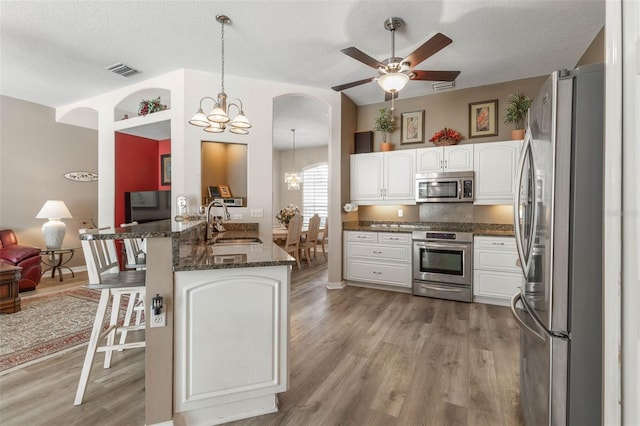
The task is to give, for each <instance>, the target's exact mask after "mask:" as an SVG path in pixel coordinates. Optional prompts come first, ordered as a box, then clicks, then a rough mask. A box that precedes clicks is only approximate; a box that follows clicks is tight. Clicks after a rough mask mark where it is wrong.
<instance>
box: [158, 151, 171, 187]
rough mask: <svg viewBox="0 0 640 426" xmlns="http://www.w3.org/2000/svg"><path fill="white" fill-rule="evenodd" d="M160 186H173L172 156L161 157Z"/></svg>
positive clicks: (164, 155)
mask: <svg viewBox="0 0 640 426" xmlns="http://www.w3.org/2000/svg"><path fill="white" fill-rule="evenodd" d="M160 184H161V185H171V154H163V155H161V156H160Z"/></svg>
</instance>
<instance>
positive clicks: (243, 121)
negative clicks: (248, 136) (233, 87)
mask: <svg viewBox="0 0 640 426" xmlns="http://www.w3.org/2000/svg"><path fill="white" fill-rule="evenodd" d="M231 126H232V127H239V128H241V129H249V128H250V127H251V123H249V120H248V119H247V117H246V116H245V115H244V112H242V111H240V112H239V113H238V115H236V116H235V117H234V118H233V121H232V122H231Z"/></svg>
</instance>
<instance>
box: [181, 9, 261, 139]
mask: <svg viewBox="0 0 640 426" xmlns="http://www.w3.org/2000/svg"><path fill="white" fill-rule="evenodd" d="M216 21H218V22H219V23H220V24H221V25H222V36H221V40H222V54H221V57H222V73H221V76H222V77H221V78H222V89H221V90H220V93H218V97H217V99H214V98H212V97H211V96H205V97H203V98H202V99H200V107H199V108H198V111H197V112H196V114H195V115H194V116H193V118H192V119H191V120H189V124H192V125H194V126H198V127H204V131H205V132H209V133H221V132H224V131H225V129H227V128H228V129H229V131H230V132H231V133H235V134H237V135H246V134H249V130H247V129H249V128H251V123H250V122H249V120H248V119H247V116H246V115H244V111H243V109H242V101H241V100H240V99H238V98H234V99H232V100H229V101H227V98H228V96H227V94H226V93H225V92H224V26H225V24H230V23H231V19H229V17H228V16H226V15H218V16H216ZM205 99H210V100H212V101H213V102H214V105H213V109H212V110H211V112H210V113H209V115H205V113H204V111H203V109H202V101H204V100H205ZM232 101H237V102H238V103H239V105H238V103H235V102H232ZM232 106H233V107H236V108H237V109H238V113H237V114H236V116H235V117H234V118H233V120H232V119H231V118H230V117H229V110H230V108H231V107H232ZM227 125H228V126H229V127H227Z"/></svg>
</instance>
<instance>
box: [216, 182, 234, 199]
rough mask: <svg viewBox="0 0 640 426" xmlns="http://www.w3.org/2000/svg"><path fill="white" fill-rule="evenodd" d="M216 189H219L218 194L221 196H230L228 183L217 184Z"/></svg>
mask: <svg viewBox="0 0 640 426" xmlns="http://www.w3.org/2000/svg"><path fill="white" fill-rule="evenodd" d="M218 189H220V196H221V197H222V198H231V190H230V189H229V185H218Z"/></svg>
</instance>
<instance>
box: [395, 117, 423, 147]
mask: <svg viewBox="0 0 640 426" xmlns="http://www.w3.org/2000/svg"><path fill="white" fill-rule="evenodd" d="M421 142H424V110H422V111H414V112H403V113H402V126H401V128H400V145H404V144H408V143H421Z"/></svg>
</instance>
